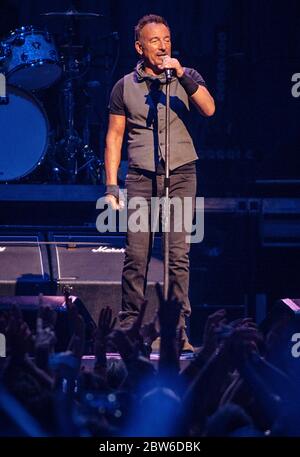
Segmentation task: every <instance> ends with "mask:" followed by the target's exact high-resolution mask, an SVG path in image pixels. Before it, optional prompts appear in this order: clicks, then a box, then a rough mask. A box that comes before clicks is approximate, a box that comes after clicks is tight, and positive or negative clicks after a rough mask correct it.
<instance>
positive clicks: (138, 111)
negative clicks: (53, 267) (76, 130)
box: [105, 14, 215, 351]
mask: <svg viewBox="0 0 300 457" xmlns="http://www.w3.org/2000/svg"><path fill="white" fill-rule="evenodd" d="M135 49H136V51H137V53H138V54H139V56H140V60H139V62H138V63H137V65H136V68H135V70H134V71H133V72H132V73H129V74H127V75H125V76H124V77H123V78H122V79H120V80H119V81H118V82H117V83H116V84H115V86H114V88H113V90H112V93H111V97H110V106H109V109H110V116H109V127H108V132H107V137H106V151H105V170H106V184H107V186H106V200H107V201H108V202H109V203H110V204H111V206H112V207H113V208H114V209H116V210H117V209H120V201H119V188H118V183H117V171H118V167H119V164H120V160H121V147H122V141H123V136H124V133H125V128H127V133H128V144H127V148H128V174H127V177H126V189H127V198H128V201H130V199H131V198H132V197H136V196H138V197H143V198H144V199H145V201H147V202H148V208H149V212H150V200H151V197H159V198H161V197H163V196H164V190H165V189H164V173H165V168H164V164H165V163H164V154H165V104H166V69H172V79H171V81H170V193H169V196H170V199H172V198H173V197H177V198H180V199H182V200H183V199H184V197H192V201H195V195H196V165H195V161H196V160H197V154H196V151H195V148H194V145H193V141H192V138H191V136H190V134H189V123H190V116H191V115H192V112H191V103H192V104H194V106H195V107H196V109H197V111H198V112H199V113H200V114H202V115H203V116H212V115H213V114H214V111H215V104H214V100H213V98H212V96H211V95H210V93H209V92H208V90H207V88H206V87H205V82H204V80H203V78H202V76H201V75H200V74H199V73H198V72H197V71H196V70H194V69H191V68H185V67H182V65H181V63H180V62H179V61H178V60H177V59H174V58H172V57H171V32H170V28H169V26H168V24H167V22H166V20H165V19H164V18H162V17H160V16H157V15H154V14H149V15H147V16H144V17H142V18H141V19H140V20H139V22H138V24H137V25H136V27H135ZM130 211H131V210H130V209H129V210H128V217H129V218H130ZM174 222H175V221H174V211H173V212H172V211H171V220H170V235H169V282H170V291H171V292H172V296H171V299H175V300H177V301H179V302H180V303H182V315H181V317H180V321H179V325H180V326H182V327H183V328H184V329H185V317H187V316H189V315H190V313H191V307H190V303H189V298H188V287H189V256H188V255H189V248H190V246H189V243H188V242H187V239H186V235H187V232H186V230H185V229H184V228H183V230H181V231H180V232H178V231H176V230H174ZM149 224H150V217H149ZM152 235H153V234H152V233H151V229H150V226H149V230H147V231H140V232H133V231H131V230H130V229H129V227H128V229H127V237H126V253H125V261H124V267H123V274H122V310H121V312H120V324H121V326H122V327H123V328H127V327H128V326H130V325H131V324H132V322H133V320H134V319H135V318H136V316H137V315H138V312H139V308H140V304H141V303H142V301H143V300H144V293H145V288H146V280H147V271H148V265H149V261H150V258H151V248H152V241H153V236H152ZM184 340H185V343H184V347H183V350H184V351H193V347H192V346H191V344H190V343H189V341H188V338H187V335H186V333H185V331H184Z"/></svg>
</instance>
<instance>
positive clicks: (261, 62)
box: [0, 0, 300, 196]
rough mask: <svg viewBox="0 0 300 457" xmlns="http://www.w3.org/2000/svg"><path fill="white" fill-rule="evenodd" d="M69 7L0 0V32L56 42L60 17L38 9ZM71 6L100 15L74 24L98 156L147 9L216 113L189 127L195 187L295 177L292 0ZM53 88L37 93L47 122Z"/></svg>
mask: <svg viewBox="0 0 300 457" xmlns="http://www.w3.org/2000/svg"><path fill="white" fill-rule="evenodd" d="M70 6H71V3H70V2H69V1H68V0H51V1H50V0H44V1H43V2H41V1H38V0H22V1H17V0H1V5H0V31H1V37H2V39H3V38H5V37H6V36H7V34H8V33H9V31H10V30H12V29H15V28H17V27H20V26H21V25H33V26H35V27H36V28H37V29H39V28H42V29H43V28H45V27H47V29H48V30H49V31H50V32H51V33H53V34H54V36H55V39H56V42H57V43H58V44H59V43H60V42H61V41H62V39H63V30H64V21H63V20H62V19H57V18H56V19H53V18H50V19H45V18H43V17H42V16H40V13H43V12H47V11H63V10H66V9H68V8H69V7H70ZM73 6H74V7H75V8H77V9H78V10H80V11H90V12H100V13H102V14H103V15H104V16H103V17H101V18H97V19H89V20H86V21H84V20H82V21H79V22H78V23H77V26H76V34H77V35H76V40H77V42H78V43H82V44H85V45H86V46H87V47H89V48H90V50H91V55H92V65H91V70H90V71H89V73H88V74H87V75H86V76H85V79H84V81H83V82H81V83H80V84H84V83H86V82H87V81H99V82H100V86H99V87H98V88H94V89H93V104H94V107H93V116H92V120H91V123H92V124H93V125H92V132H93V141H94V142H95V147H96V148H97V149H98V152H99V155H101V154H103V145H104V137H105V130H106V120H107V110H106V106H107V99H108V96H109V93H110V90H111V87H112V85H113V84H114V83H115V82H116V81H117V80H118V79H119V78H120V77H122V76H123V74H125V73H128V72H130V71H131V70H132V68H133V67H134V65H135V62H136V55H135V51H134V36H133V28H134V25H135V24H136V23H137V21H138V19H139V18H140V17H141V16H142V15H144V14H146V13H150V12H151V13H156V14H160V15H163V16H164V17H165V18H166V19H167V21H168V22H169V25H170V27H171V30H172V35H173V54H174V56H176V57H178V58H179V60H180V61H181V62H182V64H183V65H185V66H191V67H194V68H196V69H197V70H198V71H199V72H200V73H201V74H202V75H203V77H204V78H205V80H206V82H207V85H208V88H209V89H210V91H211V92H212V94H213V96H214V97H215V100H216V107H217V111H216V114H215V116H214V117H213V118H211V119H202V118H200V117H198V116H195V121H194V125H193V126H192V127H193V131H194V139H195V143H196V147H197V150H198V153H199V156H200V160H199V162H198V173H199V178H200V179H199V193H200V194H201V195H204V196H243V195H252V196H253V195H256V194H258V193H260V192H261V187H260V185H259V184H258V183H257V180H259V179H267V180H270V179H298V177H299V176H298V175H299V166H298V163H299V159H298V155H299V149H300V146H299V144H300V142H299V139H300V129H299V125H298V124H299V118H300V116H299V113H300V98H293V97H292V95H291V88H292V85H293V83H292V82H291V78H292V75H293V74H294V73H297V72H300V2H299V1H297V0H287V1H285V2H284V3H283V2H276V1H271V0H264V1H263V2H262V1H260V0H215V1H214V0H190V1H189V2H184V1H176V0H172V1H171V0H164V1H162V0H160V1H157V0H151V1H146V0H144V1H121V0H101V1H100V0H81V1H79V0H77V1H74V2H73ZM113 32H117V34H116V33H115V34H112V33H113ZM80 84H79V86H78V94H77V108H76V109H77V114H78V119H79V121H78V122H79V123H80V112H81V111H82V106H81V103H80V90H81V86H80ZM58 92H59V83H57V84H55V85H54V86H53V87H51V88H49V89H47V90H46V91H43V93H40V94H38V96H39V97H40V99H41V100H42V101H43V103H44V104H45V107H46V110H47V114H48V116H49V119H50V123H51V126H52V128H53V129H55V128H57V126H56V125H55V124H56V123H57V122H58V120H57V107H56V99H57V97H58ZM81 122H82V119H81ZM124 154H126V151H125V152H124ZM124 158H126V156H125V155H124ZM277 190H278V189H277ZM263 191H266V192H267V191H268V189H267V190H266V188H263Z"/></svg>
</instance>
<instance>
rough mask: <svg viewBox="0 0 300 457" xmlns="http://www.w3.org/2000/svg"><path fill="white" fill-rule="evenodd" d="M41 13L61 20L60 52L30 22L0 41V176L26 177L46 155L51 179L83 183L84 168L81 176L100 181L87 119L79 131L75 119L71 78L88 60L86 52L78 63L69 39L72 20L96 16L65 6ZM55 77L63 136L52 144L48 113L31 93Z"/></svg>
mask: <svg viewBox="0 0 300 457" xmlns="http://www.w3.org/2000/svg"><path fill="white" fill-rule="evenodd" d="M42 16H44V17H45V18H47V19H52V18H62V19H63V20H64V22H65V33H64V37H65V38H64V39H65V42H64V44H63V46H61V47H60V50H59V51H58V47H57V46H56V43H55V40H54V38H53V36H52V35H51V34H50V33H49V32H47V31H45V30H39V29H36V28H35V27H33V26H26V27H20V28H19V29H17V30H14V31H13V32H11V33H10V34H9V36H8V37H7V38H5V39H4V41H3V42H0V73H3V74H4V75H5V77H6V83H7V89H6V93H7V97H6V103H5V104H4V103H2V104H0V181H1V182H11V181H16V182H18V181H20V180H21V178H24V177H27V178H28V177H30V175H31V173H32V172H33V171H35V170H37V169H39V167H40V165H41V164H42V163H44V162H45V159H47V160H48V162H50V168H51V172H50V174H51V178H50V181H51V179H52V180H53V181H55V182H67V183H76V182H82V181H80V179H82V178H81V176H82V172H84V176H85V178H84V179H86V180H88V179H89V177H92V178H91V179H92V181H93V183H96V182H101V179H102V171H103V161H102V160H101V159H100V157H99V154H96V153H95V152H94V151H93V150H92V148H91V146H90V144H89V136H90V135H89V125H88V121H87V122H86V123H85V128H84V132H83V135H81V136H80V135H79V133H78V132H77V130H76V129H75V123H74V105H75V87H74V81H75V80H78V79H80V78H81V77H82V75H83V74H86V71H85V70H86V69H87V68H88V66H89V62H90V55H88V53H86V55H85V56H84V57H83V58H82V61H81V62H80V61H79V59H78V57H77V56H76V50H75V49H76V47H77V48H78V47H80V46H78V45H77V46H75V44H74V35H75V32H74V30H75V24H76V21H77V20H88V19H95V18H99V17H100V16H101V15H100V14H98V13H84V12H79V11H76V10H74V9H70V10H68V11H63V12H48V13H43V14H42ZM81 48H83V46H81ZM59 80H61V84H60V87H61V89H60V90H61V98H62V105H63V109H62V112H63V114H62V119H61V125H63V135H62V138H60V139H59V140H55V141H54V142H52V144H51V141H50V137H51V135H50V126H49V121H48V117H47V114H46V111H45V109H44V107H43V105H42V103H41V102H40V101H39V99H38V94H39V93H36V92H37V91H40V90H41V89H48V88H50V87H51V86H52V85H54V83H56V82H57V81H59ZM49 150H51V151H49ZM48 181H49V179H48Z"/></svg>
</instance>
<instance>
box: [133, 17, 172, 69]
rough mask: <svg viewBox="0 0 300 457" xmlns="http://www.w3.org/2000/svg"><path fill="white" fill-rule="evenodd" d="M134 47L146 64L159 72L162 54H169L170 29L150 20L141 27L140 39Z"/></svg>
mask: <svg viewBox="0 0 300 457" xmlns="http://www.w3.org/2000/svg"><path fill="white" fill-rule="evenodd" d="M135 49H136V50H137V52H138V53H139V54H140V56H141V57H143V59H144V61H145V64H146V66H148V67H150V68H153V69H154V70H156V71H158V72H161V71H162V70H160V69H159V68H158V66H159V65H161V64H162V63H163V56H165V55H169V56H171V36H170V30H169V29H168V27H166V26H165V25H164V24H156V23H154V22H151V23H150V24H147V25H145V27H143V28H142V30H141V33H140V40H139V41H136V43H135Z"/></svg>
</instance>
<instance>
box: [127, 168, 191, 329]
mask: <svg viewBox="0 0 300 457" xmlns="http://www.w3.org/2000/svg"><path fill="white" fill-rule="evenodd" d="M126 189H127V202H129V201H130V199H131V198H133V197H143V198H144V199H145V201H146V202H147V204H146V205H144V206H145V208H144V210H143V214H145V213H147V214H148V220H147V224H148V230H147V231H145V232H144V231H143V232H141V231H140V232H136V233H135V232H133V231H131V230H130V228H129V227H127V237H126V252H125V260H124V267H123V274H122V311H121V312H120V323H121V326H122V327H128V326H129V325H130V324H131V323H132V322H133V320H134V319H135V318H136V317H137V315H138V313H139V309H140V305H141V303H142V302H143V300H144V295H145V289H146V284H147V272H148V266H149V262H150V258H151V250H152V242H153V235H154V234H153V233H152V232H151V229H150V221H151V210H150V209H151V205H150V201H151V197H159V198H161V197H163V196H164V176H163V175H156V173H152V172H147V171H142V170H138V171H137V170H135V171H134V172H131V171H129V172H128V174H127V177H126ZM195 195H196V174H194V173H180V174H179V173H178V174H172V175H171V176H170V198H172V197H178V198H180V199H183V197H191V198H190V199H189V200H190V201H192V208H191V211H192V212H193V211H194V207H195ZM182 201H183V200H182ZM134 211H135V210H134V209H128V220H130V216H131V214H132V213H133V212H134ZM177 215H178V212H177ZM182 228H183V230H181V231H180V232H178V231H175V230H178V228H176V219H175V230H174V207H173V206H172V205H171V217H170V236H169V281H170V291H172V295H171V299H176V300H178V301H179V302H180V303H182V305H183V308H182V316H181V318H180V325H184V324H185V317H186V316H189V315H190V313H191V307H190V302H189V298H188V289H189V250H190V245H189V242H188V241H187V240H186V236H187V232H186V231H185V228H184V224H183V223H182Z"/></svg>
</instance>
